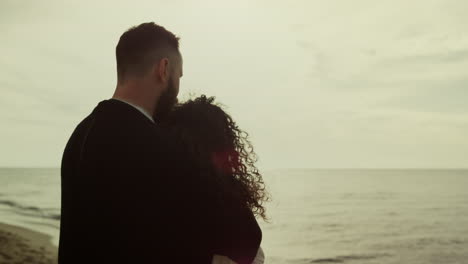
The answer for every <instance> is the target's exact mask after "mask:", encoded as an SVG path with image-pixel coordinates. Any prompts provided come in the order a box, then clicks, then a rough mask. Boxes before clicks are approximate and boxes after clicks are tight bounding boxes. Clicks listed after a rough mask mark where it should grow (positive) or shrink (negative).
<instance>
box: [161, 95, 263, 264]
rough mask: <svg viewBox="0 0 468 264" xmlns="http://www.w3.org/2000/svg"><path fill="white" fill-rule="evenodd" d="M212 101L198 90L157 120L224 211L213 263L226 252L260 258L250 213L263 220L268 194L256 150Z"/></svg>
mask: <svg viewBox="0 0 468 264" xmlns="http://www.w3.org/2000/svg"><path fill="white" fill-rule="evenodd" d="M213 101H214V97H208V98H207V97H206V96H205V95H202V96H200V97H197V98H195V99H192V100H189V101H187V102H185V103H181V104H177V105H176V106H175V107H174V109H173V110H172V111H171V112H170V113H169V114H168V116H167V117H166V118H165V119H164V120H161V125H162V126H167V128H168V129H170V130H171V132H172V133H175V134H176V135H177V137H178V138H179V139H180V140H181V141H182V144H183V145H184V147H185V148H186V150H187V152H188V153H189V156H190V158H191V159H192V160H193V161H194V162H195V163H197V164H198V165H197V169H198V170H199V173H200V174H203V175H208V176H206V177H205V179H206V181H207V185H209V186H212V188H210V191H212V192H213V193H214V197H215V198H214V199H215V200H216V201H217V203H218V206H219V207H218V208H222V209H221V210H224V211H225V212H224V213H223V214H222V215H221V216H219V217H220V218H219V219H221V220H220V221H221V224H220V225H219V230H217V231H216V232H214V243H213V248H214V253H215V254H216V255H218V256H216V257H215V258H214V262H215V261H216V259H218V260H222V259H223V258H222V257H220V256H226V257H227V258H229V259H231V260H232V261H234V262H235V263H238V264H243V263H263V251H262V250H261V248H260V242H261V236H262V233H261V230H260V227H259V226H258V223H257V221H256V220H255V216H258V217H261V218H262V219H264V220H266V219H267V218H266V215H265V208H264V207H263V203H264V202H265V201H268V199H269V198H268V195H267V193H266V191H265V186H264V182H263V179H262V176H261V175H260V173H259V172H258V170H257V168H256V167H255V164H254V163H255V162H256V155H255V153H254V152H253V148H252V145H251V143H250V142H249V141H248V139H247V136H248V134H247V133H246V132H244V131H242V130H240V129H239V127H238V126H237V125H236V123H235V122H234V121H233V119H232V118H231V117H230V116H229V115H228V114H227V113H226V112H224V111H223V109H222V108H221V107H220V105H218V104H215V103H214V102H213ZM213 228H216V226H215V225H214V226H213ZM224 260H226V259H224ZM222 263H228V262H222Z"/></svg>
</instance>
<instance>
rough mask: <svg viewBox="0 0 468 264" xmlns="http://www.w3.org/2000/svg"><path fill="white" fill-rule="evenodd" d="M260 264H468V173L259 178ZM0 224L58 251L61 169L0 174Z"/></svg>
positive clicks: (321, 172)
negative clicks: (263, 214)
mask: <svg viewBox="0 0 468 264" xmlns="http://www.w3.org/2000/svg"><path fill="white" fill-rule="evenodd" d="M263 177H264V181H265V183H266V186H267V189H268V192H269V193H270V196H271V201H270V202H269V203H267V204H266V209H267V216H268V217H269V219H268V221H263V220H261V219H258V221H259V224H260V226H261V228H262V233H263V239H262V245H261V246H262V248H263V250H264V252H265V255H266V261H265V263H272V264H276V263H286V264H287V263H291V264H292V263H295V264H305V263H323V264H326V263H362V264H371V263H372V264H377V263H378V264H396V263H398V264H401V263H408V264H419V263H421V264H423V263H424V264H436V263H437V264H441V263H444V264H450V263H460V264H468V169H277V170H265V171H264V172H263ZM0 222H4V223H9V224H14V225H19V226H23V227H27V228H30V229H33V230H36V231H40V232H43V233H47V234H49V235H51V237H52V242H53V243H54V244H56V245H57V244H58V236H59V227H60V169H58V168H40V169H34V168H28V169H25V168H2V169H0Z"/></svg>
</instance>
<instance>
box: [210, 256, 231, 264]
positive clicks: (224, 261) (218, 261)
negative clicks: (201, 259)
mask: <svg viewBox="0 0 468 264" xmlns="http://www.w3.org/2000/svg"><path fill="white" fill-rule="evenodd" d="M211 264H237V263H236V262H234V261H233V260H231V259H230V258H228V257H226V256H221V255H214V256H213V261H212V262H211Z"/></svg>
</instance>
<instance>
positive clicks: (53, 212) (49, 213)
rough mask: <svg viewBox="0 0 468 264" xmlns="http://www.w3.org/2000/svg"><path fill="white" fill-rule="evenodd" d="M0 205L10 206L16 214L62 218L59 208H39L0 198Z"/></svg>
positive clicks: (53, 218) (54, 218)
mask: <svg viewBox="0 0 468 264" xmlns="http://www.w3.org/2000/svg"><path fill="white" fill-rule="evenodd" d="M0 205H5V206H7V207H10V208H11V209H12V210H14V211H15V213H16V214H20V215H25V216H30V217H39V218H47V219H52V220H57V221H59V220H60V213H58V212H59V211H60V210H59V209H58V208H39V207H36V206H27V205H22V204H20V203H17V202H15V201H11V200H0Z"/></svg>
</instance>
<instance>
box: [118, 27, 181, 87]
mask: <svg viewBox="0 0 468 264" xmlns="http://www.w3.org/2000/svg"><path fill="white" fill-rule="evenodd" d="M176 54H180V53H179V38H178V37H176V36H175V35H174V34H173V33H172V32H170V31H168V30H166V29H165V28H164V27H162V26H159V25H157V24H155V23H154V22H148V23H143V24H140V25H138V26H134V27H131V28H130V29H128V30H127V31H126V32H125V33H123V34H122V36H120V39H119V43H118V44H117V47H116V49H115V55H116V58H117V79H118V81H119V82H122V81H123V80H124V79H125V77H126V76H128V75H136V76H142V75H143V74H144V73H145V72H146V71H147V70H149V68H150V67H151V66H152V65H153V64H154V63H155V62H157V61H159V60H161V59H162V58H164V57H166V58H167V57H173V56H174V55H176Z"/></svg>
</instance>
